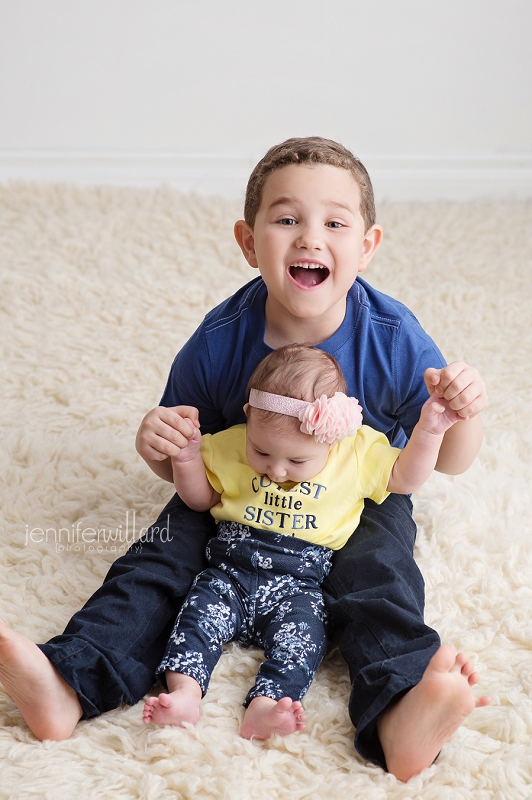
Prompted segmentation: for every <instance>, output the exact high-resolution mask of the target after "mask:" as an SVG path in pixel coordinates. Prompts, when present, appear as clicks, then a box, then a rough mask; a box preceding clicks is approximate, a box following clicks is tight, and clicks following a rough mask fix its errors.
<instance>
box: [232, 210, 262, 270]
mask: <svg viewBox="0 0 532 800" xmlns="http://www.w3.org/2000/svg"><path fill="white" fill-rule="evenodd" d="M234 233H235V239H236V240H237V242H238V245H239V247H240V249H241V250H242V253H243V254H244V258H245V259H246V261H247V262H248V264H249V266H250V267H257V268H258V266H259V264H258V262H257V256H256V255H255V237H254V236H253V230H252V228H250V226H249V225H248V224H247V222H245V221H244V220H243V219H239V220H238V221H237V222H235V227H234Z"/></svg>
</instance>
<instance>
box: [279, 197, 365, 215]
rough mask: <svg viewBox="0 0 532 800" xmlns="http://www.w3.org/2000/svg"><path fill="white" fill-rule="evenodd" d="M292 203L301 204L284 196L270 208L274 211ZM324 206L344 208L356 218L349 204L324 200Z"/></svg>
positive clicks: (295, 199)
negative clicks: (278, 207)
mask: <svg viewBox="0 0 532 800" xmlns="http://www.w3.org/2000/svg"><path fill="white" fill-rule="evenodd" d="M290 203H295V204H296V205H298V204H299V201H298V200H297V198H295V197H290V196H289V195H283V196H282V197H278V198H277V199H276V200H274V201H273V202H272V203H270V205H269V206H268V208H270V209H272V208H275V207H276V206H284V205H289V204H290ZM322 205H324V206H334V207H335V208H343V209H344V211H349V213H350V214H353V215H354V216H356V214H355V211H354V210H353V209H352V208H351V206H349V205H347V203H340V202H338V200H324V201H323V203H322Z"/></svg>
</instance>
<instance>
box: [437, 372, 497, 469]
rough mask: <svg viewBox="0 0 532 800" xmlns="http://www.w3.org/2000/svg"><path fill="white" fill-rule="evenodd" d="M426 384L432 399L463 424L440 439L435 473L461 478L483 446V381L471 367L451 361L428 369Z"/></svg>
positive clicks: (451, 429) (485, 398) (485, 395)
mask: <svg viewBox="0 0 532 800" xmlns="http://www.w3.org/2000/svg"><path fill="white" fill-rule="evenodd" d="M425 383H426V386H427V389H428V391H429V392H430V394H431V395H435V396H437V397H443V398H445V400H447V401H448V402H449V405H450V407H451V408H452V409H453V411H455V412H457V413H458V414H459V416H460V418H461V419H462V420H463V421H462V423H461V424H460V425H454V426H453V427H452V428H450V429H449V430H448V431H447V433H446V434H445V436H444V437H443V442H442V446H441V449H440V454H439V456H438V460H437V463H436V469H437V470H438V472H444V473H446V474H447V475H460V473H462V472H465V471H466V469H469V467H470V466H471V464H472V463H473V461H474V460H475V458H476V456H477V453H478V451H479V450H480V445H481V444H482V435H483V429H482V419H481V417H480V412H481V411H482V409H483V408H484V407H485V406H486V403H487V401H488V396H487V393H486V387H485V385H484V381H483V380H482V378H481V377H480V375H479V373H478V372H477V370H476V369H475V368H474V367H470V366H469V365H468V364H464V363H463V362H462V361H454V362H453V363H452V364H448V365H447V366H446V367H444V368H443V369H427V370H426V371H425Z"/></svg>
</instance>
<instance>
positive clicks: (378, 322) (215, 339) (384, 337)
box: [160, 278, 445, 447]
mask: <svg viewBox="0 0 532 800" xmlns="http://www.w3.org/2000/svg"><path fill="white" fill-rule="evenodd" d="M266 297H267V289H266V286H265V284H264V281H263V280H262V278H256V279H254V280H253V281H251V282H250V283H248V284H246V285H245V286H243V287H242V288H241V289H239V290H238V291H237V292H235V294H233V295H232V296H231V297H229V298H228V299H227V300H225V301H224V302H223V303H221V304H220V305H219V306H217V307H216V308H214V309H213V310H212V311H210V312H209V313H208V314H207V316H206V317H205V319H204V320H203V322H202V324H201V325H200V326H199V328H198V329H197V330H196V332H195V333H194V334H193V335H192V336H191V338H190V339H189V340H188V342H187V343H186V344H185V345H184V347H183V348H182V350H180V352H179V353H178V354H177V356H176V358H175V360H174V363H173V364H172V368H171V370H170V375H169V377H168V382H167V385H166V389H165V391H164V394H163V397H162V399H161V402H160V405H162V406H167V407H171V406H178V405H189V406H195V407H196V408H198V410H199V419H200V423H201V430H202V432H203V433H216V432H217V431H219V430H223V429H224V428H228V427H230V426H231V425H237V424H238V423H241V422H245V415H244V411H243V406H244V404H245V403H246V401H247V394H246V386H247V382H248V380H249V378H250V377H251V373H252V372H253V370H254V369H255V367H256V366H257V365H258V364H259V362H260V361H262V359H263V358H265V356H267V355H268V354H269V353H271V352H272V348H271V347H268V345H267V344H265V342H264V333H265V326H266V318H265V303H266ZM317 346H318V347H319V348H320V349H322V350H325V351H326V352H328V353H331V355H333V356H334V357H335V358H336V360H337V361H338V363H339V364H340V367H341V368H342V371H343V373H344V376H345V379H346V381H347V387H348V394H349V395H350V396H351V397H356V398H357V399H358V401H359V403H360V405H361V406H362V409H363V412H364V423H365V424H366V425H370V426H371V427H372V428H375V429H376V430H378V431H381V432H382V433H384V434H386V436H387V437H388V440H389V441H390V444H392V445H394V446H395V447H404V445H405V444H406V441H407V438H408V437H410V435H411V433H412V429H413V427H414V425H415V424H416V423H417V421H418V419H419V412H420V408H421V406H422V405H423V403H424V402H425V400H426V399H427V397H428V392H427V390H426V387H425V383H424V380H423V373H424V372H425V370H426V369H427V368H428V367H435V368H436V369H440V368H441V367H443V366H445V361H444V359H443V356H442V354H441V353H440V351H439V350H438V348H437V347H436V345H435V344H434V342H433V341H432V339H431V338H430V336H428V334H427V333H425V331H424V330H423V328H422V327H421V325H420V324H419V322H418V321H417V319H416V318H415V317H414V315H413V314H412V312H411V311H409V309H408V308H407V307H406V306H404V305H403V304H402V303H400V302H399V301H397V300H394V299H393V298H391V297H388V296H387V295H385V294H383V293H382V292H379V291H377V290H376V289H374V288H373V287H371V286H370V285H369V284H368V283H366V282H365V281H363V280H361V279H360V278H357V280H356V281H355V283H354V284H353V286H352V287H351V289H350V290H349V292H348V294H347V308H346V314H345V317H344V321H343V322H342V324H341V326H340V328H338V330H337V331H336V332H335V333H334V334H333V335H332V336H331V337H330V339H327V340H326V341H325V342H322V343H321V344H319V345H317ZM288 389H289V387H287V390H288Z"/></svg>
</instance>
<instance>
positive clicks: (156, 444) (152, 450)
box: [135, 406, 201, 461]
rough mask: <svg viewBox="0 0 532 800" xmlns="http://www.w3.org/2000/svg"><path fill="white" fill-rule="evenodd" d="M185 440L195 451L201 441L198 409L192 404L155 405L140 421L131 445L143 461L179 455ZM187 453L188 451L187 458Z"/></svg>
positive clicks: (186, 444)
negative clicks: (170, 406) (133, 443)
mask: <svg viewBox="0 0 532 800" xmlns="http://www.w3.org/2000/svg"><path fill="white" fill-rule="evenodd" d="M192 440H193V441H192ZM189 441H190V442H191V444H192V445H193V447H195V448H196V452H197V451H198V450H199V445H200V443H201V433H200V431H199V420H198V409H197V408H194V407H193V406H174V407H173V408H165V407H164V406H157V408H153V409H152V410H151V411H149V412H148V413H147V414H146V416H145V417H144V419H143V420H142V422H141V424H140V428H139V430H138V433H137V438H136V441H135V446H136V448H137V452H138V453H139V455H141V456H142V458H144V459H145V460H147V461H164V460H165V459H166V458H168V457H170V458H175V457H177V456H179V454H180V453H181V451H182V450H184V449H185V448H187V447H188V444H189ZM190 454H191V451H189V457H190ZM184 460H186V459H184Z"/></svg>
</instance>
